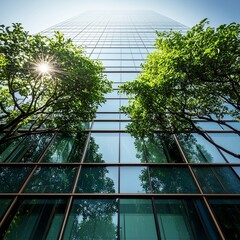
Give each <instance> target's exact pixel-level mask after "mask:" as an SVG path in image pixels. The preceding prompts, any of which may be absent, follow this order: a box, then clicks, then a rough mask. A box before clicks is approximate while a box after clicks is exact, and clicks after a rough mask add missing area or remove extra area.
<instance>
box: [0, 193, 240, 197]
mask: <svg viewBox="0 0 240 240" xmlns="http://www.w3.org/2000/svg"><path fill="white" fill-rule="evenodd" d="M1 196H3V197H13V198H14V197H25V198H32V197H37V198H45V197H51V198H56V197H63V198H64V197H77V198H82V197H88V198H89V197H90V198H102V197H105V198H119V197H125V198H151V197H155V198H161V199H168V198H183V197H184V198H192V197H205V198H213V197H214V198H216V197H217V198H218V199H221V198H230V199H235V198H237V199H238V198H240V194H233V193H228V194H222V193H221V194H213V193H95V194H94V193H25V192H22V193H0V197H1Z"/></svg>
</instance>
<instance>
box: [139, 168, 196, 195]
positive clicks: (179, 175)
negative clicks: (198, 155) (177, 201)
mask: <svg viewBox="0 0 240 240" xmlns="http://www.w3.org/2000/svg"><path fill="white" fill-rule="evenodd" d="M139 178H140V179H141V181H142V187H143V188H144V189H145V191H146V192H147V191H151V189H152V191H153V193H198V192H199V190H198V188H197V185H196V184H195V182H194V179H193V177H192V176H191V174H190V172H189V170H188V168H187V167H165V166H162V167H150V168H149V171H147V170H145V171H142V174H141V176H140V177H139ZM149 178H150V183H151V184H150V185H149V184H148V179H149Z"/></svg>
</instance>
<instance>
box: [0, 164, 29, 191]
mask: <svg viewBox="0 0 240 240" xmlns="http://www.w3.org/2000/svg"><path fill="white" fill-rule="evenodd" d="M30 170H31V167H16V166H9V167H7V166H1V167H0V192H2V193H7V192H9V193H10V192H18V191H19V188H20V187H21V185H22V184H23V181H24V180H25V178H26V177H27V175H28V173H29V172H30Z"/></svg>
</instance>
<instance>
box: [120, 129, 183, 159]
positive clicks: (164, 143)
mask: <svg viewBox="0 0 240 240" xmlns="http://www.w3.org/2000/svg"><path fill="white" fill-rule="evenodd" d="M120 136H121V155H120V156H121V162H141V163H145V162H150V163H167V162H183V160H182V157H181V155H180V153H179V150H178V147H177V145H176V142H175V140H174V139H173V137H172V136H171V135H165V134H156V135H155V136H154V137H152V138H144V139H135V138H134V137H131V135H129V134H124V133H122V134H121V135H120Z"/></svg>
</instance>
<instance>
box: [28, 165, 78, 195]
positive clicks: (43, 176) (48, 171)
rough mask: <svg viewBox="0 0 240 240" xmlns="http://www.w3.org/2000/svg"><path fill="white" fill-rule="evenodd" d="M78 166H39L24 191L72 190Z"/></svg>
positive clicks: (61, 191) (54, 191)
mask: <svg viewBox="0 0 240 240" xmlns="http://www.w3.org/2000/svg"><path fill="white" fill-rule="evenodd" d="M76 170H77V169H76V167H69V166H51V167H49V166H39V167H38V168H37V169H36V171H35V172H34V174H33V175H32V177H31V178H30V180H29V181H28V183H27V186H26V187H25V189H24V192H35V193H42V192H46V193H47V192H50V193H51V192H53V193H64V192H71V191H72V187H73V182H74V179H75V175H76Z"/></svg>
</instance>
